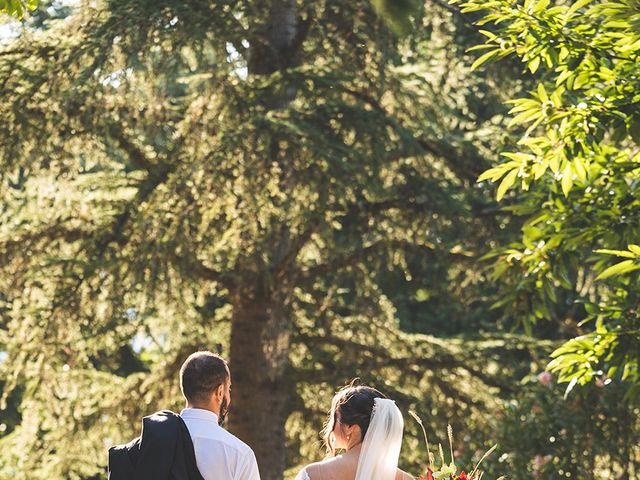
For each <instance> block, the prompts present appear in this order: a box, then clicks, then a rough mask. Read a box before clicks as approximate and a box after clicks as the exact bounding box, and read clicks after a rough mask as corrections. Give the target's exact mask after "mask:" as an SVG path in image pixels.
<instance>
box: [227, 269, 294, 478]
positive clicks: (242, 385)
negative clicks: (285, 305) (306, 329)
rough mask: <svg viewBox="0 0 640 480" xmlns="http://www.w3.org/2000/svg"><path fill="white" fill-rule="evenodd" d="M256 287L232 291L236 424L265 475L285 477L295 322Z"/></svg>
mask: <svg viewBox="0 0 640 480" xmlns="http://www.w3.org/2000/svg"><path fill="white" fill-rule="evenodd" d="M247 280H248V283H249V284H253V288H251V287H249V288H246V287H245V288H240V289H238V290H235V291H234V292H233V293H232V295H231V302H232V305H233V319H232V322H233V323H232V330H231V357H230V369H231V379H232V383H233V389H232V395H231V415H230V417H229V420H230V425H229V427H230V430H231V431H232V432H233V433H234V434H235V435H237V436H238V437H239V438H240V439H241V440H243V441H245V442H246V443H248V444H249V445H250V446H251V447H252V448H253V450H254V452H255V454H256V458H257V460H258V466H259V468H260V475H261V478H262V480H279V479H281V478H282V473H283V471H284V468H285V430H284V424H285V422H286V420H287V415H288V406H287V401H288V399H289V390H290V385H289V384H288V383H287V381H286V372H287V367H288V353H289V322H288V321H287V319H286V318H285V317H284V314H283V310H282V309H281V308H279V307H278V306H277V304H276V303H277V302H274V300H273V298H272V297H271V295H269V294H268V292H266V291H265V290H264V289H263V288H262V287H260V286H259V285H258V286H256V285H255V282H256V280H257V282H259V281H260V279H259V278H258V279H256V278H247Z"/></svg>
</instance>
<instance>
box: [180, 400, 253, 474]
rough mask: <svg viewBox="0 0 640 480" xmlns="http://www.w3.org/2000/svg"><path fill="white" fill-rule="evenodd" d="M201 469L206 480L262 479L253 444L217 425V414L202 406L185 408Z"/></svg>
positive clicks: (182, 414) (185, 417)
mask: <svg viewBox="0 0 640 480" xmlns="http://www.w3.org/2000/svg"><path fill="white" fill-rule="evenodd" d="M180 416H181V417H182V419H183V420H184V423H185V424H186V425H187V429H188V430H189V434H190V435H191V440H192V442H193V448H194V450H195V454H196V463H197V464H198V470H200V474H201V475H202V476H203V477H204V478H205V480H260V474H259V473H258V464H257V462H256V457H255V455H254V453H253V451H252V450H251V448H250V447H249V446H248V445H247V444H246V443H244V442H242V441H241V440H239V439H238V438H236V437H235V436H233V435H232V434H231V433H229V432H227V431H226V430H225V429H224V428H222V427H220V426H219V425H218V416H217V415H216V414H215V413H213V412H211V411H209V410H203V409H200V408H185V409H184V410H182V412H181V413H180Z"/></svg>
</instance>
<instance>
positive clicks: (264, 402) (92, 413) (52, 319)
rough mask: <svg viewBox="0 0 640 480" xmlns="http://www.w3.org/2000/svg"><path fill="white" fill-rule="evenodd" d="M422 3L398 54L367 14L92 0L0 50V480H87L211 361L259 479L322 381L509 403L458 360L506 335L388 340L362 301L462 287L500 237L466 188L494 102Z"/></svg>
mask: <svg viewBox="0 0 640 480" xmlns="http://www.w3.org/2000/svg"><path fill="white" fill-rule="evenodd" d="M434 8H436V10H434V11H429V10H427V9H426V8H421V9H418V10H416V11H415V13H414V17H413V19H414V22H415V26H416V27H417V28H416V29H415V33H414V34H412V35H410V36H408V37H406V38H399V37H398V36H396V35H395V34H394V33H392V32H391V31H390V30H389V29H388V28H387V27H386V26H385V24H384V23H383V21H382V20H381V19H380V18H379V17H378V15H377V14H376V12H375V11H374V9H373V7H372V5H370V4H369V3H368V2H294V1H292V0H273V1H270V2H266V1H263V2H239V3H226V2H212V3H203V2H200V1H196V0H190V1H189V0H188V1H176V0H163V1H156V2H146V1H141V0H110V1H104V2H98V3H95V4H94V3H86V4H85V3H83V4H81V6H80V7H78V8H77V9H75V10H73V12H72V13H71V14H70V15H69V16H68V17H66V18H64V19H61V20H56V21H44V22H42V23H41V24H40V26H39V27H38V28H35V29H33V30H32V31H24V32H23V33H22V35H21V36H20V38H18V39H17V40H15V41H13V42H11V43H10V44H8V45H7V46H6V48H4V49H3V50H2V52H0V84H1V85H2V89H3V91H4V92H7V94H6V95H3V96H2V98H1V99H0V175H1V179H2V183H1V187H0V188H1V189H2V191H1V193H2V198H3V199H5V202H4V203H3V205H2V208H1V210H0V219H1V220H0V253H1V254H0V259H1V263H0V268H1V269H2V276H1V277H0V278H1V280H0V292H2V304H1V308H2V310H1V311H2V329H1V330H0V335H1V336H0V346H1V347H2V350H5V351H7V352H8V357H7V358H6V359H5V360H4V361H3V362H2V364H1V365H2V370H3V374H2V376H3V378H5V379H6V384H5V388H4V392H5V396H4V400H5V401H6V400H7V395H9V394H10V393H11V392H12V391H14V390H15V387H17V386H18V387H19V388H20V389H22V392H21V396H20V400H19V401H20V403H21V408H20V410H21V414H22V417H21V420H20V425H19V426H18V427H17V428H16V429H15V430H14V431H13V432H12V433H11V435H9V436H7V437H5V438H4V439H3V440H2V442H3V444H4V445H5V446H6V447H7V448H6V449H5V448H3V454H2V456H1V457H0V458H1V459H0V462H1V463H0V472H2V473H3V474H5V473H6V474H7V475H10V476H12V477H13V478H27V477H28V478H44V477H70V478H87V477H89V476H91V475H94V474H96V472H97V471H98V469H99V468H100V467H101V466H103V461H102V460H97V459H98V458H103V455H104V450H105V449H106V446H108V444H110V443H115V442H119V441H124V440H126V437H124V435H127V434H132V433H133V432H134V430H135V424H134V423H133V422H135V421H136V420H135V419H136V418H138V417H139V416H140V415H141V414H145V413H149V411H150V410H153V409H156V408H166V407H167V406H168V405H172V406H175V407H177V406H178V403H179V398H180V395H179V391H178V388H177V382H176V373H177V371H178V368H179V365H180V363H181V362H182V361H183V360H184V358H185V357H186V355H187V354H189V353H190V352H192V351H193V350H195V349H198V348H211V346H212V345H219V350H220V351H221V352H222V353H223V354H225V355H227V356H228V357H229V358H230V362H231V369H232V375H233V384H234V393H233V402H232V415H231V417H230V425H229V427H230V429H231V430H232V431H233V432H234V433H236V434H237V435H238V436H239V437H240V438H242V439H243V440H245V441H247V442H248V443H249V444H250V445H251V446H252V447H253V448H254V450H255V452H256V455H257V458H258V461H259V465H260V469H261V473H262V478H264V479H266V480H272V479H276V478H281V475H282V472H283V470H284V469H285V466H286V463H287V461H286V458H285V448H286V445H287V435H286V431H285V426H286V422H287V419H288V418H292V417H291V415H292V412H304V411H305V408H309V405H314V403H313V401H312V400H310V399H309V396H312V397H313V396H314V389H317V391H318V392H325V395H330V393H329V392H330V389H331V388H332V385H335V384H334V382H335V381H336V378H341V379H343V380H346V379H347V378H349V377H350V376H352V372H356V373H357V372H364V373H367V374H368V376H369V378H373V379H377V380H379V381H380V383H381V384H386V386H387V387H388V390H389V391H390V393H392V394H394V395H395V396H396V397H397V398H398V399H399V401H401V402H405V403H409V402H410V401H413V400H414V399H415V397H411V395H416V392H420V391H421V390H424V389H425V388H426V386H427V385H428V388H429V390H430V395H433V397H434V398H436V397H437V395H440V396H441V397H443V398H444V397H448V398H452V397H454V396H455V397H456V399H457V402H459V403H458V405H457V406H458V407H459V408H460V409H467V408H468V409H474V408H478V405H479V403H482V402H483V401H485V400H482V399H480V398H479V397H480V395H479V392H481V391H483V389H485V391H486V387H487V385H490V386H492V387H495V388H508V386H506V385H505V383H506V382H503V381H500V380H499V378H498V377H499V375H500V372H501V369H509V368H511V367H510V366H508V365H506V366H505V365H503V366H499V367H496V376H492V375H489V374H487V373H486V372H485V371H484V370H483V368H482V367H481V366H480V363H481V362H483V361H485V360H486V355H488V354H483V351H482V350H481V347H482V346H483V345H484V347H485V348H486V350H485V351H488V352H490V354H491V352H493V354H495V352H496V351H497V350H498V349H499V348H502V347H501V346H504V342H502V343H500V342H497V343H495V342H493V343H491V342H489V343H488V344H483V343H482V342H481V343H479V344H478V345H475V344H473V343H472V342H470V341H469V342H462V341H450V342H447V343H444V342H439V341H437V339H435V338H434V337H428V336H419V335H418V336H417V335H407V334H405V333H403V332H402V331H400V330H399V329H398V323H397V315H396V307H395V306H394V304H393V303H392V302H391V301H390V300H389V295H392V294H394V293H393V292H394V290H393V288H392V287H390V286H389V285H387V286H386V287H385V285H384V283H385V281H384V278H387V279H388V278H390V277H389V276H386V274H383V273H382V272H384V271H385V270H390V271H392V272H393V274H394V275H403V276H404V277H405V280H407V279H409V278H410V277H411V271H412V270H413V271H414V273H415V272H425V271H434V272H437V271H439V272H443V274H445V275H450V273H449V272H452V273H451V278H453V279H455V280H456V281H457V280H458V279H459V280H460V281H461V282H469V283H472V282H474V281H477V279H478V278H479V276H480V273H479V272H478V269H477V268H476V267H475V266H474V263H473V262H474V259H475V258H476V257H477V255H478V254H480V253H482V252H480V250H481V249H482V248H483V247H484V245H485V243H486V242H488V241H490V240H489V239H491V238H493V237H494V236H495V235H496V232H500V231H501V230H502V229H501V227H500V223H501V222H503V221H504V220H501V219H498V218H496V216H495V212H494V211H492V210H491V208H492V206H491V204H490V202H489V201H487V200H486V196H485V192H484V190H482V189H478V188H472V187H471V186H472V185H473V183H474V181H475V179H476V178H477V176H478V175H479V174H480V172H482V171H483V170H484V169H485V168H486V166H487V161H486V160H485V155H486V153H487V152H490V151H492V149H494V148H495V146H496V144H499V143H501V142H502V140H503V137H504V136H503V134H501V133H500V131H501V124H500V117H499V114H500V110H499V108H496V107H495V105H498V102H497V101H496V98H497V97H499V96H500V95H502V94H503V92H500V91H499V89H497V88H495V89H493V90H492V89H491V88H490V87H489V88H487V87H482V86H481V83H482V79H481V77H477V78H476V77H469V76H468V72H469V66H468V65H467V64H466V62H465V60H464V59H462V60H460V58H461V56H462V52H463V51H464V48H465V44H466V43H468V38H467V37H466V35H470V34H469V32H468V30H467V26H466V25H465V24H464V23H460V22H461V20H460V17H459V15H458V14H457V13H456V12H454V11H451V10H450V9H449V8H448V7H443V6H442V5H438V4H436V6H435V7H434ZM443 18H444V20H443ZM430 62H431V63H430ZM460 85H466V86H467V87H468V89H461V88H460ZM479 125H480V126H482V128H479ZM502 227H504V225H502ZM431 265H440V266H441V267H440V269H439V270H437V269H435V267H434V270H431ZM474 279H475V280H474ZM430 282H433V284H440V283H442V282H446V279H440V278H437V279H431V280H430ZM389 283H391V284H393V282H389ZM385 288H386V291H385ZM442 291H447V292H448V293H447V294H448V295H452V296H453V295H455V289H454V288H453V287H452V289H451V290H447V289H446V288H443V289H442ZM395 295H396V296H398V295H399V293H398V292H397V291H396V292H395ZM472 296H473V294H470V297H472ZM470 301H473V300H472V299H471V300H470ZM460 315H462V316H464V313H462V314H460ZM513 343H514V345H515V347H514V348H515V351H516V354H518V352H521V351H522V350H526V348H527V347H526V346H524V347H523V343H522V341H521V340H520V339H516V340H515V341H514V342H513ZM474 345H475V346H474ZM476 346H477V348H476ZM445 373H446V374H447V377H445V376H444V375H443V374H445ZM456 381H460V382H464V383H465V385H467V388H469V391H468V392H465V391H463V390H456V389H455V388H454V387H452V386H451V384H452V383H453V384H455V382H456ZM409 382H411V384H412V389H413V390H412V393H411V394H408V393H407V392H403V388H404V387H403V385H409ZM303 387H304V390H301V388H303ZM316 395H317V394H316ZM315 401H316V403H318V402H317V399H315ZM488 401H490V400H488ZM300 402H301V403H302V405H301V404H300ZM311 408H315V407H311ZM318 408H321V407H318ZM447 408H452V407H447ZM315 414H316V415H317V412H315ZM290 436H291V435H290ZM290 436H289V437H290ZM80 437H81V438H83V439H84V440H85V441H83V442H81V443H78V442H77V441H76V439H77V438H80ZM123 437H124V438H123ZM24 451H30V452H32V454H30V455H26V456H24V455H22V454H21V453H22V452H24ZM61 452H65V453H64V454H62V453H61ZM289 464H291V462H289ZM25 475H26V476H25Z"/></svg>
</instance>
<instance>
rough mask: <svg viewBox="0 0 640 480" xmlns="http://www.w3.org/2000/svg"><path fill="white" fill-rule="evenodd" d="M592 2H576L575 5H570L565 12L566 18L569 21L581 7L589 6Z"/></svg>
mask: <svg viewBox="0 0 640 480" xmlns="http://www.w3.org/2000/svg"><path fill="white" fill-rule="evenodd" d="M592 1H593V0H578V1H577V2H576V3H574V4H573V5H571V7H570V8H569V10H567V13H566V18H567V19H569V18H571V17H573V15H574V14H575V13H576V12H577V11H578V10H580V9H581V8H582V7H585V6H587V5H589V4H590V3H591V2H592Z"/></svg>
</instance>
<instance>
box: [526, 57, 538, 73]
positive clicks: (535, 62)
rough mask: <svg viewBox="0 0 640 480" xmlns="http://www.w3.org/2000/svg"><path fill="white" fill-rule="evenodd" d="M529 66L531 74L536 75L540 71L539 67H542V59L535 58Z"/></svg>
mask: <svg viewBox="0 0 640 480" xmlns="http://www.w3.org/2000/svg"><path fill="white" fill-rule="evenodd" d="M528 66H529V70H531V73H536V70H538V67H539V66H540V57H534V58H533V60H531V61H530V62H529V65H528Z"/></svg>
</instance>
